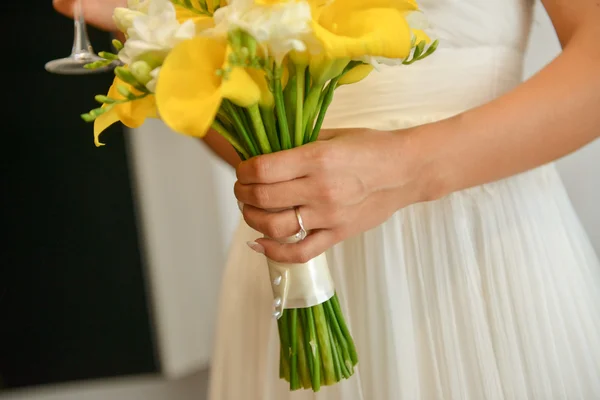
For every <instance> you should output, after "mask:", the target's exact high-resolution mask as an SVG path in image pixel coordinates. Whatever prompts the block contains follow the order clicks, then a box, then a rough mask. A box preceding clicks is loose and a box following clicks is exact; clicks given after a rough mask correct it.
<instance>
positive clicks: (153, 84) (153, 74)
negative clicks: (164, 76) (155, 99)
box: [146, 67, 160, 93]
mask: <svg viewBox="0 0 600 400" xmlns="http://www.w3.org/2000/svg"><path fill="white" fill-rule="evenodd" d="M159 73H160V67H156V68H154V69H153V70H152V72H150V76H151V77H152V79H151V80H150V82H148V83H147V84H146V87H147V88H148V90H149V91H151V92H152V93H154V92H156V83H157V82H158V74H159Z"/></svg>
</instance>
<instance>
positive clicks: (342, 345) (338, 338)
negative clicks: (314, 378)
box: [323, 300, 354, 378]
mask: <svg viewBox="0 0 600 400" xmlns="http://www.w3.org/2000/svg"><path fill="white" fill-rule="evenodd" d="M323 307H324V308H325V314H326V315H327V318H328V320H329V329H330V330H331V333H332V334H333V337H334V339H335V342H336V344H337V346H338V354H339V356H340V366H341V369H342V374H343V375H344V377H345V378H349V377H350V376H351V375H352V374H353V373H354V368H353V365H352V360H351V359H350V352H349V351H348V344H347V343H346V338H345V337H344V335H343V334H342V330H341V329H340V325H339V323H338V321H337V317H336V315H335V312H334V311H333V307H332V305H331V301H329V300H328V301H326V302H325V303H323Z"/></svg>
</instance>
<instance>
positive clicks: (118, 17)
mask: <svg viewBox="0 0 600 400" xmlns="http://www.w3.org/2000/svg"><path fill="white" fill-rule="evenodd" d="M143 15H145V14H144V13H143V12H141V11H135V10H132V9H129V8H125V7H117V8H115V11H113V21H114V22H115V25H117V29H119V30H120V31H121V32H123V33H127V31H128V30H129V29H130V28H131V27H133V21H134V20H135V19H136V18H137V17H140V16H143Z"/></svg>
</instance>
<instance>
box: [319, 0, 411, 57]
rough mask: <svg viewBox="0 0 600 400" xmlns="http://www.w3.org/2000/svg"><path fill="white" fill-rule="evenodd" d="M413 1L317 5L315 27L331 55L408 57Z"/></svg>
mask: <svg viewBox="0 0 600 400" xmlns="http://www.w3.org/2000/svg"><path fill="white" fill-rule="evenodd" d="M416 10H418V7H417V4H416V2H415V1H413V0H369V1H364V0H335V1H333V2H331V3H328V4H326V5H324V6H319V7H314V8H313V30H314V32H315V36H316V37H317V39H318V40H319V41H320V42H321V44H322V45H323V48H324V53H325V54H324V56H325V57H327V58H349V59H359V58H361V57H364V56H373V57H386V58H404V57H406V56H408V55H409V53H410V44H411V38H412V33H411V29H410V26H409V25H408V23H407V21H406V18H405V15H406V14H407V13H408V12H412V11H416Z"/></svg>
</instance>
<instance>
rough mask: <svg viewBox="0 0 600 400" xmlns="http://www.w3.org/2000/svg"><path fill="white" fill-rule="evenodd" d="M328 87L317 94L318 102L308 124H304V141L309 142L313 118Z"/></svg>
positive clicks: (313, 122)
mask: <svg viewBox="0 0 600 400" xmlns="http://www.w3.org/2000/svg"><path fill="white" fill-rule="evenodd" d="M328 88H329V86H327V87H326V88H325V89H324V90H323V91H322V92H321V95H320V96H319V103H318V104H317V108H316V109H315V112H314V113H313V115H312V116H311V119H310V120H309V121H308V125H307V126H306V129H305V130H304V142H305V143H310V138H311V137H312V132H313V127H314V126H315V118H316V117H317V115H320V111H321V107H323V99H324V98H325V96H326V95H327V89H328Z"/></svg>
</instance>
